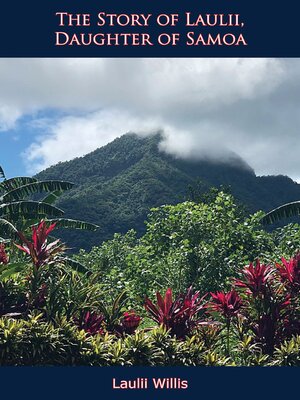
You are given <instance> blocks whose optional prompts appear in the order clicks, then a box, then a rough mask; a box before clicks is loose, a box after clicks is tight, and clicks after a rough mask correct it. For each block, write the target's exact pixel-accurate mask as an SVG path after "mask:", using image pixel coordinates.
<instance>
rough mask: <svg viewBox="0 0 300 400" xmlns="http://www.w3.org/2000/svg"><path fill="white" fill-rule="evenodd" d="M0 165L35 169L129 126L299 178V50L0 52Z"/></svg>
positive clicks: (186, 150) (184, 153)
mask: <svg viewBox="0 0 300 400" xmlns="http://www.w3.org/2000/svg"><path fill="white" fill-rule="evenodd" d="M0 88H1V90H0V149H1V153H0V154H1V155H0V165H1V166H2V167H3V169H4V170H5V171H6V174H7V176H8V177H10V176H20V175H32V174H34V173H36V172H38V171H40V170H42V169H44V168H46V167H48V166H50V165H53V164H56V163H57V162H59V161H65V160H70V159H72V158H74V157H79V156H82V155H84V154H87V153H89V152H91V151H93V150H95V149H96V148H98V147H101V146H103V145H105V144H107V143H109V142H110V141H112V140H113V139H115V138H116V137H119V136H121V135H123V134H124V133H127V132H135V133H138V134H140V135H149V134H152V133H155V132H157V131H158V130H159V131H162V132H163V135H164V139H163V141H162V142H161V144H160V149H161V150H162V151H166V152H168V153H171V154H174V155H176V156H178V157H183V158H190V157H192V158H198V159H201V158H202V157H206V158H207V157H210V158H212V159H220V158H222V160H223V161H224V160H226V159H227V157H228V154H229V151H234V152H235V153H237V154H239V155H240V156H241V157H242V158H244V159H245V161H246V162H247V163H248V164H249V165H251V166H252V167H253V168H254V170H255V172H256V174H258V175H270V174H284V175H288V176H290V177H292V178H293V179H294V180H297V181H298V182H300V163H299V149H300V134H299V128H300V59H290V58H289V59H271V58H265V59H263V58H253V59H251V58H242V59H236V58H229V59H222V58H216V59H214V58H209V59H205V58H197V59H186V58H182V59H147V58H130V59H101V58H97V59H87V58H83V59H45V58H43V59H39V58H32V59H26V58H18V59H13V58H10V59H5V58H2V59H0Z"/></svg>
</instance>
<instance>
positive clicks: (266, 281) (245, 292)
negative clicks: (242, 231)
mask: <svg viewBox="0 0 300 400" xmlns="http://www.w3.org/2000/svg"><path fill="white" fill-rule="evenodd" d="M297 268H299V259H298V258H292V259H291V260H290V261H286V260H285V259H282V264H276V269H277V273H276V270H275V268H273V267H272V266H270V265H264V264H261V263H260V261H259V260H257V262H256V265H255V266H254V265H253V264H252V263H251V264H250V265H248V266H246V267H245V268H244V269H243V270H242V276H241V279H238V280H236V281H235V287H236V288H237V289H239V290H241V295H242V296H243V301H244V308H243V316H244V325H247V326H248V328H249V329H250V330H251V331H252V332H253V333H254V334H255V341H256V342H257V343H259V344H260V345H261V346H262V349H263V351H264V352H265V353H267V354H272V353H273V351H274V348H275V346H276V345H278V344H279V343H280V342H281V341H282V340H285V339H287V338H289V337H291V335H293V334H297V333H299V332H300V331H299V325H300V324H299V322H298V320H299V318H298V317H299V316H295V310H296V309H297V307H294V306H293V305H292V299H293V296H294V294H295V292H296V291H297V290H298V292H299V286H298V272H297ZM297 288H298V289H297Z"/></svg>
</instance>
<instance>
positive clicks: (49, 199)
mask: <svg viewBox="0 0 300 400" xmlns="http://www.w3.org/2000/svg"><path fill="white" fill-rule="evenodd" d="M62 194H63V192H60V191H59V190H57V191H55V192H52V193H50V194H48V195H47V196H46V197H44V198H43V199H42V200H41V201H42V202H43V203H47V204H53V203H55V202H56V200H57V199H58V198H59V197H60V196H61V195H62Z"/></svg>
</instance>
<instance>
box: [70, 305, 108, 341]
mask: <svg viewBox="0 0 300 400" xmlns="http://www.w3.org/2000/svg"><path fill="white" fill-rule="evenodd" d="M74 323H75V325H76V326H77V327H78V329H83V330H84V331H85V332H86V333H87V334H88V335H89V336H94V335H97V334H103V333H104V315H103V314H98V313H96V312H90V311H85V312H84V313H82V315H81V316H80V317H79V318H77V317H74Z"/></svg>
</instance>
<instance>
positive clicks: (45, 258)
mask: <svg viewBox="0 0 300 400" xmlns="http://www.w3.org/2000/svg"><path fill="white" fill-rule="evenodd" d="M55 225H56V224H55V223H54V224H52V225H50V226H49V227H47V224H46V222H45V221H43V220H42V221H41V222H40V223H39V225H38V226H37V227H36V226H33V227H32V236H31V241H30V240H28V239H27V238H26V237H25V235H24V234H23V233H22V232H18V236H19V238H20V239H21V241H22V244H23V245H22V246H20V245H18V244H16V246H17V248H18V249H19V250H21V251H23V252H24V253H26V254H28V255H29V256H30V257H31V260H32V262H33V264H34V265H35V267H36V268H37V269H39V268H40V267H41V266H43V265H44V264H49V263H50V262H51V261H53V260H54V258H55V256H56V255H57V254H59V253H62V252H63V251H64V250H65V247H64V245H62V244H61V243H60V241H59V239H58V240H55V241H53V242H51V243H49V244H48V236H49V234H50V233H51V232H52V231H53V229H54V228H55Z"/></svg>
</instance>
